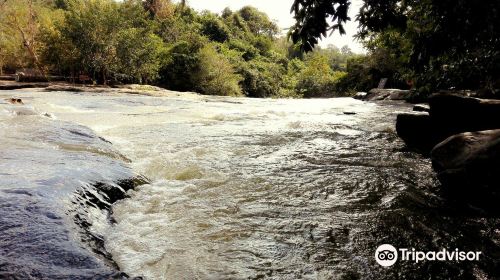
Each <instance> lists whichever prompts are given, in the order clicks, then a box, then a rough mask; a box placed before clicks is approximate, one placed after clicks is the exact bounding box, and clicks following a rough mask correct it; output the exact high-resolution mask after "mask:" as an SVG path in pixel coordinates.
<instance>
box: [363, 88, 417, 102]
mask: <svg viewBox="0 0 500 280" xmlns="http://www.w3.org/2000/svg"><path fill="white" fill-rule="evenodd" d="M411 95H412V91H410V90H403V89H381V88H374V89H371V90H370V91H369V92H368V94H367V95H366V96H365V98H364V100H369V101H377V100H406V99H409V98H410V97H411Z"/></svg>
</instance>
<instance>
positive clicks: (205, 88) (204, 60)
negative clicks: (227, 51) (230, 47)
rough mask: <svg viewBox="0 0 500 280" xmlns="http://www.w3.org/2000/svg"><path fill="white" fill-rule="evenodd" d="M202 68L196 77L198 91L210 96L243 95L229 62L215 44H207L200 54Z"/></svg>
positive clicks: (237, 76)
mask: <svg viewBox="0 0 500 280" xmlns="http://www.w3.org/2000/svg"><path fill="white" fill-rule="evenodd" d="M198 57H199V63H200V65H201V67H200V68H199V69H198V71H197V73H196V74H195V76H194V79H195V82H196V84H197V87H198V89H199V90H200V91H201V92H202V93H205V94H209V95H228V96H239V95H241V88H240V87H239V82H240V81H241V76H240V75H238V74H236V73H235V71H234V69H233V66H232V65H231V63H230V62H229V60H228V59H227V58H226V57H225V56H223V55H221V54H220V53H218V52H217V51H216V49H215V46H214V45H213V44H207V45H206V46H205V47H203V48H202V49H200V51H199V53H198Z"/></svg>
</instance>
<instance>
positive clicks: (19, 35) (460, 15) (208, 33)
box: [0, 0, 500, 97]
mask: <svg viewBox="0 0 500 280" xmlns="http://www.w3.org/2000/svg"><path fill="white" fill-rule="evenodd" d="M291 2H292V1H291ZM298 2H301V3H302V2H303V3H302V4H297V3H298ZM400 2H401V1H376V0H370V1H365V5H364V6H363V8H362V10H361V11H360V13H359V15H358V18H357V20H358V21H359V23H360V27H361V29H360V32H359V34H358V35H357V36H358V38H359V40H360V41H362V42H363V44H364V46H365V47H366V48H367V50H368V53H367V54H366V55H360V54H354V53H352V51H351V50H350V49H349V48H348V47H347V46H344V47H342V48H341V49H339V48H337V47H335V46H333V45H332V46H329V47H328V48H320V47H318V46H316V45H317V42H318V38H319V37H321V36H326V35H327V34H326V32H327V31H329V30H331V31H333V32H334V31H336V30H339V31H340V32H341V33H343V25H342V24H343V23H345V21H347V20H349V18H347V10H348V8H349V4H350V2H349V1H347V0H342V1H296V2H295V4H294V5H293V7H292V12H294V14H295V18H296V20H297V24H296V26H294V27H293V28H292V29H291V30H290V31H289V32H288V34H287V33H286V31H283V30H280V29H279V28H278V26H277V25H276V23H275V22H273V21H272V20H271V19H270V18H269V17H268V16H267V15H266V14H265V13H263V12H261V11H259V10H257V9H256V8H253V7H250V6H247V7H243V8H241V9H240V10H238V11H231V10H230V9H228V8H226V9H225V10H223V11H221V12H220V13H218V14H214V13H211V12H208V11H203V12H197V11H195V10H193V9H192V8H190V7H189V5H188V4H186V3H185V1H181V2H180V3H176V2H172V1H170V0H145V1H141V0H124V1H120V2H119V1H114V0H16V1H12V0H0V10H1V13H0V72H1V73H0V74H2V73H4V72H7V73H8V72H14V71H16V70H18V69H22V68H31V69H36V70H37V71H39V72H40V73H43V75H45V76H47V77H49V74H50V75H51V76H59V77H65V78H66V79H69V80H71V81H73V82H74V81H79V80H82V79H83V80H85V79H88V80H89V81H88V82H91V83H96V84H119V83H141V84H155V85H161V86H163V87H166V88H168V89H172V90H179V91H197V92H201V93H203V94H211V95H232V96H249V97H322V96H343V95H350V94H352V93H354V92H356V91H367V90H369V89H370V88H373V87H375V86H376V85H377V84H378V82H379V80H380V79H381V78H388V84H387V86H390V87H398V88H412V87H413V88H417V89H418V90H419V91H421V92H423V93H430V92H432V91H433V90H436V89H438V88H453V87H455V88H473V89H477V88H486V89H490V90H492V89H494V88H498V87H497V84H496V83H498V73H499V69H500V66H499V65H500V59H499V58H500V54H499V48H498V45H499V41H500V39H499V36H496V37H494V36H495V34H496V33H495V32H497V33H498V30H497V29H498V27H495V26H496V25H495V22H498V13H497V12H495V8H497V6H499V4H497V3H495V1H485V4H479V5H476V6H479V7H477V8H476V9H469V8H470V7H469V6H471V4H470V1H460V3H458V4H457V5H456V7H455V9H453V10H451V11H447V14H445V15H442V14H439V13H443V11H442V10H440V9H443V7H441V5H439V4H436V3H437V1H430V0H429V1H402V2H404V3H403V4H404V5H402V4H401V3H400ZM435 2H436V3H435ZM448 2H449V1H448ZM490 2H491V3H490ZM398 3H399V4H398ZM408 3H410V4H408ZM412 3H413V4H412ZM290 6H292V3H290ZM284 8H287V9H288V8H289V7H284ZM425 9H428V10H427V11H430V12H428V13H427V12H426V13H423V12H422V11H423V10H425ZM434 11H435V14H434V13H433V12H434ZM470 13H483V17H480V18H477V17H475V16H474V19H475V20H476V21H480V22H469V21H467V15H468V14H470ZM448 18H454V19H456V21H463V22H464V24H465V27H464V28H466V29H465V31H467V32H462V29H463V28H460V30H458V31H460V32H458V31H457V33H459V34H462V35H461V37H453V36H455V35H456V34H454V33H453V32H452V31H453V30H456V29H457V27H455V28H454V29H452V28H450V27H453V26H456V24H457V22H453V21H452V22H447V21H446V19H448ZM332 19H333V23H334V24H332V25H330V24H329V23H328V21H330V22H331V21H332ZM458 23H460V22H458ZM469 26H470V27H469ZM467 28H469V29H471V30H468V29H467ZM478 28H483V29H481V30H478ZM450 31H451V32H450ZM478 34H479V35H478ZM469 35H470V38H469V37H465V36H469ZM473 35H476V36H473ZM289 39H292V40H289ZM293 42H294V43H293ZM450 44H451V46H450ZM464 44H465V46H464Z"/></svg>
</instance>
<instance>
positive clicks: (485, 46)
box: [291, 0, 500, 92]
mask: <svg viewBox="0 0 500 280" xmlns="http://www.w3.org/2000/svg"><path fill="white" fill-rule="evenodd" d="M349 4H350V1H349V0H320V1H317V0H295V2H294V5H293V7H292V10H293V11H294V13H295V17H296V19H297V23H296V24H295V26H294V28H293V29H292V32H291V37H292V39H293V41H294V42H298V43H299V44H300V45H301V47H302V50H304V51H311V50H312V49H313V47H314V46H315V45H316V44H317V43H318V38H320V37H321V36H325V35H326V32H327V31H329V30H335V29H338V30H339V31H340V32H341V33H343V28H342V24H343V23H344V22H345V21H346V20H349V18H348V17H347V9H348V7H349ZM499 10H500V1H498V0H483V1H469V0H458V1H457V0H422V1H406V0H364V4H363V6H362V8H361V10H360V13H359V15H358V16H357V20H358V21H359V24H360V27H361V31H360V32H359V34H358V37H359V38H361V39H365V40H368V44H369V45H371V50H372V53H371V55H372V56H373V57H374V60H377V61H378V63H384V62H385V61H388V60H389V61H390V64H392V65H385V66H384V67H385V68H386V69H389V68H392V70H391V71H392V74H390V75H389V74H384V75H387V76H389V77H391V75H392V76H393V77H392V78H393V79H392V80H393V82H394V83H396V84H397V83H398V82H401V81H402V80H412V81H413V82H414V83H416V85H417V87H418V89H420V90H421V91H426V92H432V91H434V90H436V89H442V88H445V89H447V88H451V87H454V88H457V87H458V88H472V89H474V88H488V89H491V90H493V89H494V87H497V86H498V82H495V81H498V76H499V75H500V66H499V64H498V61H499V60H500V51H499V50H500V25H499V24H498V22H500V14H499V13H498V11H499ZM328 18H330V19H333V25H330V24H329V23H328V21H327V19H328ZM384 67H382V68H384ZM379 70H380V69H379ZM382 72H383V71H382ZM410 76H411V79H410Z"/></svg>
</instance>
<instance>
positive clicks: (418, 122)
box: [396, 114, 442, 154]
mask: <svg viewBox="0 0 500 280" xmlns="http://www.w3.org/2000/svg"><path fill="white" fill-rule="evenodd" d="M396 132H397V133H398V136H399V137H401V139H403V141H405V143H406V145H407V146H408V147H410V148H413V149H415V150H417V151H418V152H421V153H424V154H427V153H429V151H430V150H431V149H432V148H433V147H434V146H435V145H436V144H437V143H439V142H440V140H442V139H440V137H439V133H438V131H437V129H436V128H435V126H434V125H433V123H432V120H431V117H430V116H429V115H428V114H400V115H398V117H397V121H396Z"/></svg>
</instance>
